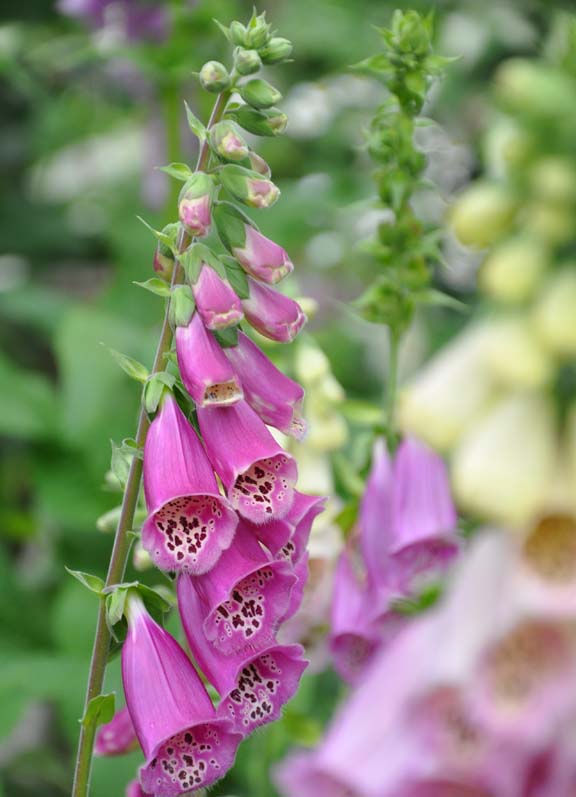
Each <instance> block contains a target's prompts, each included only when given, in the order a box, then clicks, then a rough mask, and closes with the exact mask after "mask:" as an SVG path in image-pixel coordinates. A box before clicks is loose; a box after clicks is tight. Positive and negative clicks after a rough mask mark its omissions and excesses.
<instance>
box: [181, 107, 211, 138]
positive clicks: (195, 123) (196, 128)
mask: <svg viewBox="0 0 576 797" xmlns="http://www.w3.org/2000/svg"><path fill="white" fill-rule="evenodd" d="M184 107H185V108H186V119H187V120H188V127H189V128H190V130H191V131H192V132H193V133H194V135H195V136H196V138H197V139H198V140H199V141H200V142H203V141H205V140H206V127H205V126H204V125H203V124H202V122H201V121H200V119H198V117H197V116H195V115H194V114H193V113H192V111H191V110H190V106H189V105H188V103H187V102H185V103H184Z"/></svg>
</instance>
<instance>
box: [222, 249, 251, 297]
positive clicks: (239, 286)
mask: <svg viewBox="0 0 576 797" xmlns="http://www.w3.org/2000/svg"><path fill="white" fill-rule="evenodd" d="M223 262H224V266H225V268H226V277H227V279H228V282H229V283H230V285H231V286H232V287H233V289H234V292H235V293H236V295H237V296H238V298H239V299H248V298H249V297H250V288H249V287H248V277H247V276H246V272H245V271H244V269H243V268H242V266H241V265H240V264H239V263H237V262H236V261H235V260H234V259H233V258H231V257H227V258H223Z"/></svg>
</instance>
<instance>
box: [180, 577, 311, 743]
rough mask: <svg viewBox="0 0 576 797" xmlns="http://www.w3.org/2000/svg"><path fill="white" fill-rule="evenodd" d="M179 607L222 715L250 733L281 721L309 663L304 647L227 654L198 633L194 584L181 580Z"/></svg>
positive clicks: (272, 646) (198, 611) (199, 612)
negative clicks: (282, 712) (303, 654)
mask: <svg viewBox="0 0 576 797" xmlns="http://www.w3.org/2000/svg"><path fill="white" fill-rule="evenodd" d="M177 591H178V608H179V610H180V617H181V619H182V625H183V627H184V631H185V633H186V638H187V640H188V644H189V646H190V650H191V651H192V654H193V656H194V658H195V660H196V661H197V663H198V665H199V667H200V669H201V670H202V672H203V673H204V675H205V676H206V678H207V679H208V680H209V681H210V683H211V684H212V685H213V686H214V688H215V689H216V691H217V692H218V694H219V695H220V698H221V699H220V703H219V705H218V710H217V713H218V716H221V717H225V718H227V719H228V720H230V721H232V722H233V724H234V728H235V729H236V730H238V731H239V732H241V733H243V734H248V733H250V732H251V731H252V730H254V728H256V727H257V726H259V725H263V724H265V723H267V722H271V721H273V720H275V719H278V717H279V716H280V711H281V709H282V706H283V705H284V704H285V703H286V702H287V701H288V700H290V698H291V697H292V696H293V695H294V693H295V692H296V689H297V688H298V683H299V681H300V676H301V675H302V672H303V671H304V669H305V667H306V665H307V662H306V661H305V660H304V659H303V658H302V653H303V650H302V648H301V647H300V646H299V645H278V644H276V643H275V642H272V643H271V644H270V645H269V646H268V647H266V648H264V649H263V650H260V651H257V652H255V651H248V652H245V653H233V654H231V655H227V656H226V655H222V653H221V652H220V651H218V650H217V648H216V647H215V646H214V645H212V644H211V643H210V642H209V640H207V639H206V637H205V636H204V634H202V633H199V629H200V628H201V627H202V617H203V613H202V608H201V606H200V602H199V601H198V593H197V592H196V590H195V589H194V586H193V583H192V579H191V578H190V577H188V576H181V577H180V578H179V579H178V588H177Z"/></svg>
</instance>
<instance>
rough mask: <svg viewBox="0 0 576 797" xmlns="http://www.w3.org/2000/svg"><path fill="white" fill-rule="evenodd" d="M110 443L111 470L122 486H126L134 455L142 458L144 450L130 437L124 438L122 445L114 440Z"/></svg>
mask: <svg viewBox="0 0 576 797" xmlns="http://www.w3.org/2000/svg"><path fill="white" fill-rule="evenodd" d="M110 445H111V446H112V457H111V460H110V470H111V471H112V473H113V474H114V476H115V477H116V479H117V480H118V482H119V483H120V484H121V486H122V487H125V486H126V480H127V479H128V474H129V473H130V467H131V466H132V459H133V458H134V457H138V459H141V458H142V457H143V456H144V452H143V451H142V449H141V448H140V447H139V446H137V444H136V442H135V441H132V440H130V439H129V438H126V439H125V440H123V441H122V443H121V444H120V445H118V444H117V443H115V442H114V440H111V441H110Z"/></svg>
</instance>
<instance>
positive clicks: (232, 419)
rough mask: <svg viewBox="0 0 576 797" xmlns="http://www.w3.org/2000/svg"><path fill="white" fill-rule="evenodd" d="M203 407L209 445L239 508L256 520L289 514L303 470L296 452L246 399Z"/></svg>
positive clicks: (200, 418)
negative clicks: (286, 447) (289, 450)
mask: <svg viewBox="0 0 576 797" xmlns="http://www.w3.org/2000/svg"><path fill="white" fill-rule="evenodd" d="M197 412H198V423H199V424H200V431H201V433H202V438H203V440H204V444H205V446H206V451H207V452H208V456H209V458H210V461H211V462H212V464H213V466H214V469H215V470H216V472H217V473H218V475H219V476H220V478H221V479H222V483H223V484H224V487H225V489H226V492H227V493H228V498H229V500H230V503H231V504H232V506H233V507H234V509H236V510H237V511H238V512H239V513H240V514H241V515H242V516H243V517H245V518H246V519H247V520H250V521H252V522H253V523H265V522H266V521H267V520H274V519H281V518H283V517H284V516H285V515H286V514H287V513H288V512H289V511H290V507H291V506H292V502H293V501H294V485H295V483H296V478H297V475H298V472H297V468H296V463H295V461H294V459H293V458H292V457H291V456H290V454H288V453H287V452H286V451H284V449H283V448H282V447H281V446H280V445H279V444H278V443H277V442H276V441H275V440H274V438H273V437H272V435H271V434H270V432H269V431H268V430H267V429H266V427H265V426H264V424H263V423H262V421H261V420H260V418H259V417H258V416H257V415H256V413H255V412H254V410H252V409H251V408H250V407H249V406H248V404H247V403H246V402H245V401H240V402H239V403H238V404H235V405H234V406H233V407H205V408H203V407H198V409H197Z"/></svg>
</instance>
